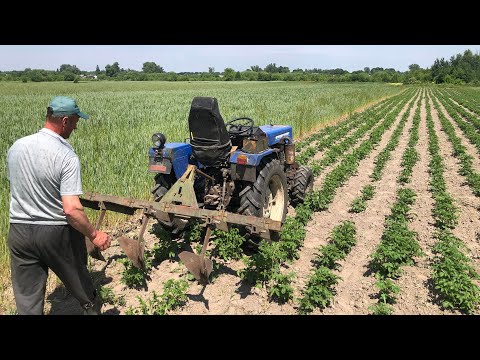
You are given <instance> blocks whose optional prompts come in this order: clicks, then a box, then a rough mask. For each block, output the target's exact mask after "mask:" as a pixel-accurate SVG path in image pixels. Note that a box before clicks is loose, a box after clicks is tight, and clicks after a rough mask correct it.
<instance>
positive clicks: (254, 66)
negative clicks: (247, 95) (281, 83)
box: [250, 65, 262, 72]
mask: <svg viewBox="0 0 480 360" xmlns="http://www.w3.org/2000/svg"><path fill="white" fill-rule="evenodd" d="M250 69H252V71H255V72H260V71H262V68H261V67H260V66H258V65H253V66H250Z"/></svg>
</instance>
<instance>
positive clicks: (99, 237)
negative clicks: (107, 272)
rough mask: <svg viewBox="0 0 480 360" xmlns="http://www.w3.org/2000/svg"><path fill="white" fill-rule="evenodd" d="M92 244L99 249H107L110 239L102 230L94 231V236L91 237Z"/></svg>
mask: <svg viewBox="0 0 480 360" xmlns="http://www.w3.org/2000/svg"><path fill="white" fill-rule="evenodd" d="M92 242H93V245H95V246H96V247H98V248H99V249H100V250H101V251H104V250H107V249H108V248H109V247H110V245H111V244H112V239H111V238H110V236H109V235H107V234H105V233H104V232H103V231H98V230H97V232H96V235H95V238H94V239H92Z"/></svg>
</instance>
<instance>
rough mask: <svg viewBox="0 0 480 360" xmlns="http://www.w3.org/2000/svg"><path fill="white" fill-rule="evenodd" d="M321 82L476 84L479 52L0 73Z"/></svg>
mask: <svg viewBox="0 0 480 360" xmlns="http://www.w3.org/2000/svg"><path fill="white" fill-rule="evenodd" d="M1 80H3V81H23V82H29V81H32V82H42V81H73V82H78V81H80V80H81V81H84V80H117V81H151V80H156V81H322V82H385V83H404V84H426V83H437V84H442V83H447V84H472V85H480V55H479V54H473V53H472V51H471V50H466V51H465V52H464V53H463V54H457V55H455V56H452V57H451V58H450V59H449V60H445V59H444V58H441V59H436V60H435V62H434V63H433V65H432V66H431V67H430V68H427V69H423V68H421V67H420V66H419V65H418V64H411V65H410V66H409V67H408V70H407V71H405V72H400V71H397V70H395V69H393V68H386V69H384V68H382V67H375V68H369V67H365V68H364V69H363V70H357V71H352V72H349V71H347V70H343V69H340V68H337V69H317V68H313V69H300V68H297V69H294V70H292V71H290V69H289V68H288V67H286V66H277V65H276V64H275V63H271V64H268V65H267V66H266V67H265V68H261V67H260V66H258V65H253V66H251V67H250V68H248V69H246V70H244V71H236V70H234V69H233V68H226V69H224V70H223V71H222V72H216V71H215V68H213V67H209V68H208V71H206V72H178V73H176V72H173V71H170V72H166V71H165V70H164V69H163V67H162V66H160V65H158V64H156V63H155V62H152V61H150V62H145V63H143V66H142V70H141V71H137V70H132V69H123V68H121V67H120V65H119V63H118V62H114V63H113V64H108V65H106V66H105V68H104V69H103V70H100V68H99V66H98V65H97V67H96V69H95V71H82V70H80V69H79V68H78V67H77V66H76V65H70V64H62V65H61V66H60V67H59V68H58V69H56V70H53V71H52V70H40V69H30V68H27V69H25V70H23V71H4V72H0V81H1Z"/></svg>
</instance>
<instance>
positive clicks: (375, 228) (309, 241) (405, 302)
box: [46, 90, 480, 315]
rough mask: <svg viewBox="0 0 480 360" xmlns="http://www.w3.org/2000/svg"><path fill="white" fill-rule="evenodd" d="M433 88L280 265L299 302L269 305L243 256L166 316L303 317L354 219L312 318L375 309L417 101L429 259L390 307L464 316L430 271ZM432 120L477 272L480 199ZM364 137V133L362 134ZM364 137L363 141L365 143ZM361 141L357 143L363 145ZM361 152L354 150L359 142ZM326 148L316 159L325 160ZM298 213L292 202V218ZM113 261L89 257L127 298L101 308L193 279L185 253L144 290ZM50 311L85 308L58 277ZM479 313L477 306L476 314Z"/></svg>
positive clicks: (131, 224) (417, 217)
mask: <svg viewBox="0 0 480 360" xmlns="http://www.w3.org/2000/svg"><path fill="white" fill-rule="evenodd" d="M432 96H433V95H432V93H431V92H429V91H425V90H419V91H418V92H417V93H415V95H414V96H413V97H412V99H411V101H409V103H407V104H406V105H405V106H404V108H403V109H402V110H401V112H400V114H399V115H398V116H397V118H396V120H395V122H394V124H393V125H392V126H391V128H390V129H389V130H388V131H386V132H385V133H384V135H383V137H382V140H381V141H380V143H379V144H378V145H377V146H376V147H375V149H374V150H373V151H372V152H371V153H370V154H369V156H368V157H367V158H365V159H363V160H362V161H361V162H360V165H359V171H358V173H357V174H355V175H354V176H352V177H351V178H350V179H349V180H348V181H347V182H346V183H345V184H344V186H342V187H341V188H339V189H338V190H337V192H336V196H335V198H334V200H333V202H332V204H331V205H330V207H329V209H328V210H326V211H322V212H318V213H315V214H314V216H313V217H312V219H311V221H310V222H309V223H308V224H307V226H306V238H305V241H304V245H303V246H302V247H301V249H300V250H299V258H298V259H297V260H295V261H293V262H292V263H291V264H286V265H285V267H284V269H283V271H284V272H285V273H287V272H292V271H293V272H294V273H295V278H294V280H293V283H292V286H293V288H294V299H293V300H291V301H289V302H288V303H286V304H282V305H281V304H278V303H276V302H274V301H270V300H269V297H268V291H267V289H265V288H257V287H253V286H252V285H249V284H247V283H246V282H244V281H242V280H241V278H240V277H239V276H238V275H237V271H239V270H241V269H243V268H244V267H245V265H244V263H243V262H242V261H240V260H235V261H221V260H217V261H218V262H219V263H220V267H219V269H218V270H214V273H213V274H212V275H214V276H213V279H212V281H211V283H210V284H208V285H207V286H203V285H201V284H199V283H198V282H197V281H196V280H187V281H188V285H189V286H188V290H187V296H188V300H187V302H186V304H185V305H184V306H183V307H181V308H178V309H175V310H173V311H170V312H169V314H183V315H187V314H188V315H206V314H208V315H213V314H215V315H223V314H228V315H247V314H248V315H260V314H269V315H290V314H292V315H293V314H298V301H297V300H298V298H299V297H300V296H301V291H302V289H303V288H304V286H305V284H306V282H307V281H308V278H309V275H310V274H311V271H312V269H313V265H312V263H311V261H312V259H313V258H314V256H315V254H316V253H317V252H318V249H319V247H321V246H322V245H325V244H326V243H327V242H328V241H329V235H330V233H331V231H332V229H333V227H334V226H336V225H338V224H339V223H340V222H341V221H343V220H350V221H353V222H354V223H355V225H356V229H357V243H356V245H355V246H354V247H353V248H352V250H351V252H350V253H349V254H348V256H347V257H346V259H345V260H343V261H341V262H340V267H339V269H338V270H336V271H335V272H336V274H337V275H339V276H340V277H341V280H340V281H339V283H338V285H337V286H336V295H335V297H334V298H333V301H332V303H331V305H330V306H328V307H326V308H325V309H322V310H321V309H317V310H315V311H314V312H313V314H315V315H321V314H329V315H331V314H334V315H353V314H355V315H357V314H371V311H370V310H369V309H368V308H369V306H371V305H373V304H374V303H376V301H377V299H376V298H375V296H376V293H377V292H378V289H376V287H375V281H376V280H375V276H374V275H373V274H372V273H370V271H369V270H368V265H369V262H370V260H371V255H372V254H373V252H374V251H375V249H376V247H377V246H378V244H379V243H380V241H381V236H382V233H383V230H384V220H385V217H386V216H388V215H389V214H390V212H391V206H392V204H393V203H394V202H395V200H396V199H395V196H396V191H397V189H398V188H399V186H400V185H399V184H398V183H397V177H398V175H399V173H400V171H401V160H402V155H403V151H404V150H405V148H406V146H407V142H408V138H409V130H410V128H411V127H412V122H413V115H414V112H415V110H416V108H417V107H420V117H421V121H420V127H419V141H418V144H417V146H416V150H417V152H418V154H419V160H418V161H417V163H416V165H415V167H414V169H413V176H412V180H411V182H410V183H409V184H408V185H407V186H408V187H409V188H411V189H412V190H414V191H415V193H416V194H417V197H416V201H415V203H414V204H413V205H412V206H411V214H412V221H411V223H410V225H409V228H410V230H413V231H415V232H416V233H417V239H418V242H419V244H420V247H421V250H422V252H423V256H419V257H417V258H415V264H414V265H413V266H406V267H403V272H402V275H401V276H400V278H399V279H398V280H396V281H395V284H396V285H398V286H399V287H400V293H399V294H398V296H397V302H396V303H395V304H394V305H393V308H394V312H393V313H394V314H398V315H403V314H408V315H442V314H460V313H459V312H456V311H449V310H445V309H443V308H442V307H441V306H440V304H439V303H438V301H437V300H436V298H435V294H434V292H433V290H432V286H431V277H432V260H433V253H432V247H433V245H434V244H435V241H436V240H435V239H434V238H433V232H434V225H433V224H434V221H433V218H432V215H431V214H432V208H433V203H434V201H433V199H432V196H431V192H430V191H429V181H430V174H429V172H428V166H429V161H430V154H429V152H428V133H427V125H426V113H427V112H426V111H427V110H426V107H427V106H428V104H429V103H430V102H431V97H432ZM412 102H413V107H412V108H410V110H409V115H408V118H407V121H406V124H405V127H404V129H403V132H402V134H401V136H400V140H399V143H398V145H397V147H396V149H395V151H393V152H392V154H391V157H390V159H389V161H388V163H387V166H386V168H385V169H384V171H383V175H382V177H381V179H380V180H378V181H375V182H372V179H371V178H370V174H371V173H372V170H373V168H374V165H375V163H374V160H375V158H376V156H377V155H378V154H379V153H380V152H381V151H382V150H383V149H384V148H385V146H386V145H387V143H388V141H389V140H390V137H391V135H392V133H393V131H394V130H395V128H396V126H397V124H398V123H399V121H400V119H401V117H402V115H403V113H404V112H405V111H407V109H408V108H409V105H410V104H411V103H412ZM440 110H441V111H442V112H444V113H445V115H446V116H447V118H448V120H449V121H450V122H452V123H453V121H452V119H451V118H450V117H449V116H448V114H446V111H445V109H444V108H443V107H441V109H440ZM432 118H433V121H434V124H435V129H436V132H437V134H438V137H439V142H440V148H441V155H442V158H443V159H444V162H445V181H446V186H447V190H448V192H449V193H450V194H451V196H452V197H453V198H454V199H455V202H456V205H457V206H458V207H459V209H460V217H459V223H458V226H457V227H456V228H455V229H454V231H453V232H454V235H455V236H457V237H458V238H460V239H461V240H462V241H463V242H464V243H465V245H466V247H467V249H468V252H467V256H469V257H470V258H471V259H472V262H473V266H474V267H475V268H476V270H477V271H480V244H479V238H480V235H479V229H480V218H479V213H478V211H479V209H480V198H478V197H475V196H474V194H473V193H472V191H471V189H470V188H469V186H468V185H466V184H465V180H464V179H463V177H462V176H461V175H460V174H459V164H458V160H457V159H456V158H455V157H454V156H453V155H452V152H453V149H452V146H451V144H450V142H449V141H448V138H447V136H446V134H445V132H444V131H442V130H441V124H440V121H439V119H438V115H437V112H436V111H435V110H433V113H432ZM454 127H455V130H456V134H457V136H459V137H460V138H461V139H462V143H463V145H465V147H466V149H467V152H468V153H470V154H471V155H472V156H473V157H474V158H475V160H474V167H475V169H476V170H477V171H480V161H479V160H478V159H479V154H478V153H477V152H476V149H475V147H474V146H472V145H471V144H470V143H469V142H468V140H467V139H466V138H465V136H464V135H463V133H462V132H461V131H460V129H459V128H458V127H457V126H455V125H454ZM365 138H366V137H365ZM362 140H364V138H362V139H360V140H359V141H362ZM358 144H359V143H357V145H356V146H358ZM353 148H354V147H353ZM322 155H323V152H322V153H319V154H317V155H316V156H315V159H318V158H321V156H322ZM337 164H338V162H337V163H336V164H333V165H332V166H329V167H328V168H327V169H324V171H323V172H322V173H321V175H320V176H318V177H317V179H316V181H315V188H317V189H318V188H319V187H320V186H321V185H322V182H323V180H324V178H325V175H326V174H328V172H330V171H331V170H332V169H333V168H334V167H335V166H336V165H337ZM369 183H372V184H373V185H374V186H375V195H374V197H373V199H371V200H369V201H368V206H367V209H366V210H365V211H364V212H362V213H358V214H356V213H350V212H349V209H350V205H351V203H352V201H353V199H354V198H355V197H357V196H358V195H359V194H360V190H361V189H362V188H363V186H365V185H367V184H369ZM293 212H294V210H293V209H292V208H289V215H292V214H293ZM152 226H156V225H155V224H154V221H151V222H150V224H149V226H148V227H147V231H146V234H145V242H146V248H147V249H151V248H152V247H153V246H154V244H155V243H157V242H158V241H159V239H158V237H157V235H155V232H154V231H153V230H152ZM139 227H140V217H139V216H136V217H133V218H132V219H130V220H129V221H128V222H126V223H125V224H123V225H122V229H123V230H122V229H116V230H112V231H111V234H112V235H113V237H116V236H118V235H119V234H120V233H122V232H125V233H126V235H127V236H130V237H133V236H134V235H136V234H138V231H139ZM103 254H104V256H105V258H106V259H107V262H106V263H105V262H101V261H98V260H94V259H90V266H91V270H92V275H93V277H94V280H95V283H96V284H97V285H98V286H100V285H101V286H104V287H108V288H111V289H112V290H113V293H114V294H115V296H116V297H120V296H123V297H124V301H125V304H124V305H118V304H116V305H110V304H103V306H102V309H101V312H102V314H105V315H108V314H112V315H114V314H125V312H126V311H127V309H128V308H129V307H132V308H138V307H139V301H138V298H137V297H138V296H140V297H141V298H142V299H144V300H146V299H147V298H151V297H152V295H153V292H155V293H156V294H157V295H160V294H162V293H163V285H164V284H165V282H166V281H167V280H169V279H187V278H188V276H187V274H188V272H187V270H186V268H185V267H184V266H183V265H181V264H180V263H179V258H178V252H177V253H176V254H175V256H174V257H173V258H172V259H170V260H164V261H162V262H161V263H159V264H154V267H153V268H152V270H151V273H150V274H149V279H148V281H147V282H146V286H145V287H144V288H140V289H132V288H128V287H127V286H126V285H124V284H123V283H122V281H121V279H122V270H123V269H124V265H123V264H121V263H120V262H119V261H118V260H119V259H121V258H124V257H125V256H124V255H123V253H122V251H121V249H120V247H119V246H118V244H117V243H116V242H114V244H113V245H112V246H111V247H110V248H109V249H107V250H106V251H104V252H103ZM49 284H50V285H49V289H48V295H47V304H46V310H47V311H46V312H47V313H49V314H81V313H82V311H81V308H80V307H79V305H78V303H77V302H76V300H75V299H73V298H72V296H71V295H69V294H68V291H66V290H65V289H64V287H63V286H62V285H61V283H59V282H58V281H54V280H51V281H50V283H49ZM476 314H480V311H476Z"/></svg>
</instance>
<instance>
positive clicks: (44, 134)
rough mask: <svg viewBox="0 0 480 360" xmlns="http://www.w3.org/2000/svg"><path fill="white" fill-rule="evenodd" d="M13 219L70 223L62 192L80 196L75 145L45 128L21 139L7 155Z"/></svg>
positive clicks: (28, 222) (27, 221) (26, 222)
mask: <svg viewBox="0 0 480 360" xmlns="http://www.w3.org/2000/svg"><path fill="white" fill-rule="evenodd" d="M7 178H8V180H9V181H10V222H11V223H21V224H42V225H62V224H67V218H66V216H65V213H64V212H63V204H62V195H81V194H82V178H81V173H80V162H79V160H78V157H77V155H76V154H75V152H74V151H73V148H72V146H71V145H70V144H69V143H68V142H67V141H66V140H65V139H64V138H63V137H61V136H60V135H58V134H57V133H55V132H53V131H51V130H49V129H46V128H43V129H41V130H40V131H39V132H38V133H36V134H33V135H29V136H26V137H23V138H21V139H18V140H17V141H16V142H15V143H14V144H13V145H12V147H11V148H10V149H9V151H8V154H7Z"/></svg>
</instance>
